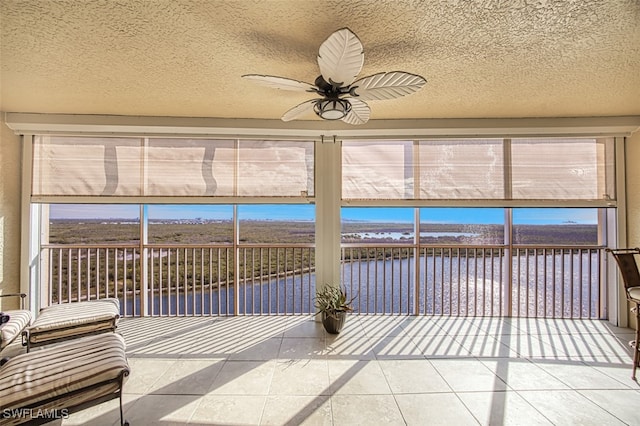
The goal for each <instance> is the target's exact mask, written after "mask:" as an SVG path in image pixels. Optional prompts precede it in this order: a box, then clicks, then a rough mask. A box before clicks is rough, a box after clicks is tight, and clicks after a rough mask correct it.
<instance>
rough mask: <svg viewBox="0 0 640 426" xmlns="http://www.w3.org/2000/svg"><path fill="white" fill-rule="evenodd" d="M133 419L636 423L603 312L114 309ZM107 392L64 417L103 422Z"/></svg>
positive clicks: (614, 334) (618, 339) (626, 367)
mask: <svg viewBox="0 0 640 426" xmlns="http://www.w3.org/2000/svg"><path fill="white" fill-rule="evenodd" d="M119 331H120V332H121V333H122V334H123V335H124V336H125V339H126V342H127V347H128V349H127V351H128V356H129V362H130V366H131V375H130V377H129V379H128V381H127V383H126V384H125V395H124V404H125V418H126V419H127V420H129V422H130V423H131V425H132V426H139V425H174V424H175V425H183V424H189V425H299V424H305V425H405V424H408V425H440V424H442V425H506V424H509V425H538V424H547V425H548V424H555V425H563V426H564V425H608V426H611V425H622V424H628V425H638V424H640V386H639V385H638V383H637V382H634V381H632V380H631V378H630V376H631V363H630V359H631V358H630V350H629V348H628V345H627V342H628V341H629V340H631V339H632V330H630V329H622V328H616V327H613V326H611V325H610V324H609V323H608V322H604V321H564V320H534V319H499V318H475V319H465V318H442V317H437V318H433V317H373V316H355V315H354V316H350V317H349V318H348V321H347V325H346V328H345V329H344V330H343V331H342V333H341V334H340V335H337V336H334V335H329V334H326V333H325V332H324V329H323V328H322V325H321V324H319V323H317V322H315V321H314V320H313V318H312V317H308V316H307V317H233V318H135V319H124V320H122V321H121V323H120V326H119ZM118 421H119V414H118V409H117V400H114V401H110V402H107V403H104V404H102V405H100V406H97V407H94V408H91V409H88V410H85V411H83V412H79V413H76V414H73V415H72V416H71V417H70V418H68V419H65V420H64V421H62V424H63V425H75V424H90V425H103V424H104V425H112V424H116V423H118Z"/></svg>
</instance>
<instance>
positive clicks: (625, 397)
mask: <svg viewBox="0 0 640 426" xmlns="http://www.w3.org/2000/svg"><path fill="white" fill-rule="evenodd" d="M579 392H580V394H581V395H582V396H584V397H586V398H588V399H589V400H591V401H592V402H593V403H595V404H597V405H598V406H600V407H601V408H602V409H604V410H606V411H608V412H609V413H611V414H613V415H614V416H616V417H617V418H618V419H620V420H622V421H623V422H625V423H627V424H630V425H634V424H635V425H637V424H640V391H638V390H635V389H629V390H608V391H606V392H602V391H600V390H582V391H579Z"/></svg>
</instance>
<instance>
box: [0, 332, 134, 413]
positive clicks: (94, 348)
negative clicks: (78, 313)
mask: <svg viewBox="0 0 640 426" xmlns="http://www.w3.org/2000/svg"><path fill="white" fill-rule="evenodd" d="M128 375H129V365H128V363H127V358H126V355H125V344H124V340H123V338H122V336H120V335H119V334H117V333H102V334H99V335H95V336H88V337H83V338H79V339H74V340H71V341H69V342H65V343H61V344H58V345H52V346H48V347H45V348H42V349H40V350H35V351H32V352H27V353H23V354H20V355H17V356H15V357H13V358H11V359H9V360H8V361H7V362H6V363H5V364H4V365H2V366H0V425H16V424H21V423H27V422H28V423H29V424H41V423H47V422H50V421H52V420H54V419H59V418H64V417H66V416H68V415H69V414H70V413H72V412H75V411H79V410H82V409H84V408H88V407H90V406H93V405H96V404H100V403H102V402H105V401H108V400H110V399H114V398H119V399H120V423H121V424H122V425H126V424H127V422H125V421H124V417H123V409H122V387H123V385H124V382H125V380H126V378H127V376H128Z"/></svg>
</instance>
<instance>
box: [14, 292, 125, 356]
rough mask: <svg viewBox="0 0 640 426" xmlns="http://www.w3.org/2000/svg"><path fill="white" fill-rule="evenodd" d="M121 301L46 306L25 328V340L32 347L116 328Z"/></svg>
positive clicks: (23, 338)
mask: <svg viewBox="0 0 640 426" xmlns="http://www.w3.org/2000/svg"><path fill="white" fill-rule="evenodd" d="M119 318H120V302H119V300H118V299H115V298H106V299H98V300H91V301H84V302H73V303H61V304H57V305H51V306H47V307H46V308H43V309H41V310H40V312H39V313H38V316H37V318H36V320H35V321H34V322H33V324H31V325H30V326H27V327H26V328H25V329H24V331H23V332H22V344H23V345H25V346H27V352H28V351H30V350H31V348H33V347H35V346H40V345H47V344H49V343H55V342H59V341H62V340H67V339H70V338H77V337H81V336H87V335H91V334H98V333H103V332H106V331H115V329H116V326H117V324H118V320H119Z"/></svg>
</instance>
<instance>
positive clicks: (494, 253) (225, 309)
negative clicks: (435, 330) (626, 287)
mask: <svg viewBox="0 0 640 426" xmlns="http://www.w3.org/2000/svg"><path fill="white" fill-rule="evenodd" d="M42 250H43V252H42V253H43V256H42V259H43V265H42V268H41V270H42V271H43V285H44V287H43V292H45V293H46V299H45V300H48V302H49V304H52V303H70V302H75V301H80V300H90V299H97V298H104V297H117V298H119V299H120V300H121V306H122V307H121V309H122V314H123V315H124V316H142V315H150V316H196V315H295V314H310V313H314V312H315V308H314V305H313V298H314V294H315V248H314V245H313V244H242V245H237V246H234V245H233V244H226V243H223V244H212V245H206V246H205V245H194V244H146V245H142V246H141V245H140V244H119V245H107V244H102V245H100V244H77V245H65V244H50V245H45V246H43V248H42ZM603 253H604V248H603V247H600V246H579V247H578V246H570V245H557V246H541V245H517V246H516V245H513V246H506V245H473V246H472V245H437V246H436V245H422V244H406V243H401V244H366V243H357V244H353V243H350V244H343V245H342V250H341V255H342V259H341V282H342V284H343V285H344V286H345V287H346V288H347V291H348V292H349V294H350V295H353V296H355V297H356V299H355V300H354V312H355V313H358V314H363V315H374V314H375V315H385V314H388V315H390V314H393V315H448V316H516V317H551V318H603V317H604V315H605V313H604V312H603V308H602V306H604V304H603V303H602V298H603V297H604V294H605V292H604V289H603V280H602V278H601V277H602V273H603V272H602V271H603V270H602V264H603V261H604V255H603Z"/></svg>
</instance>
